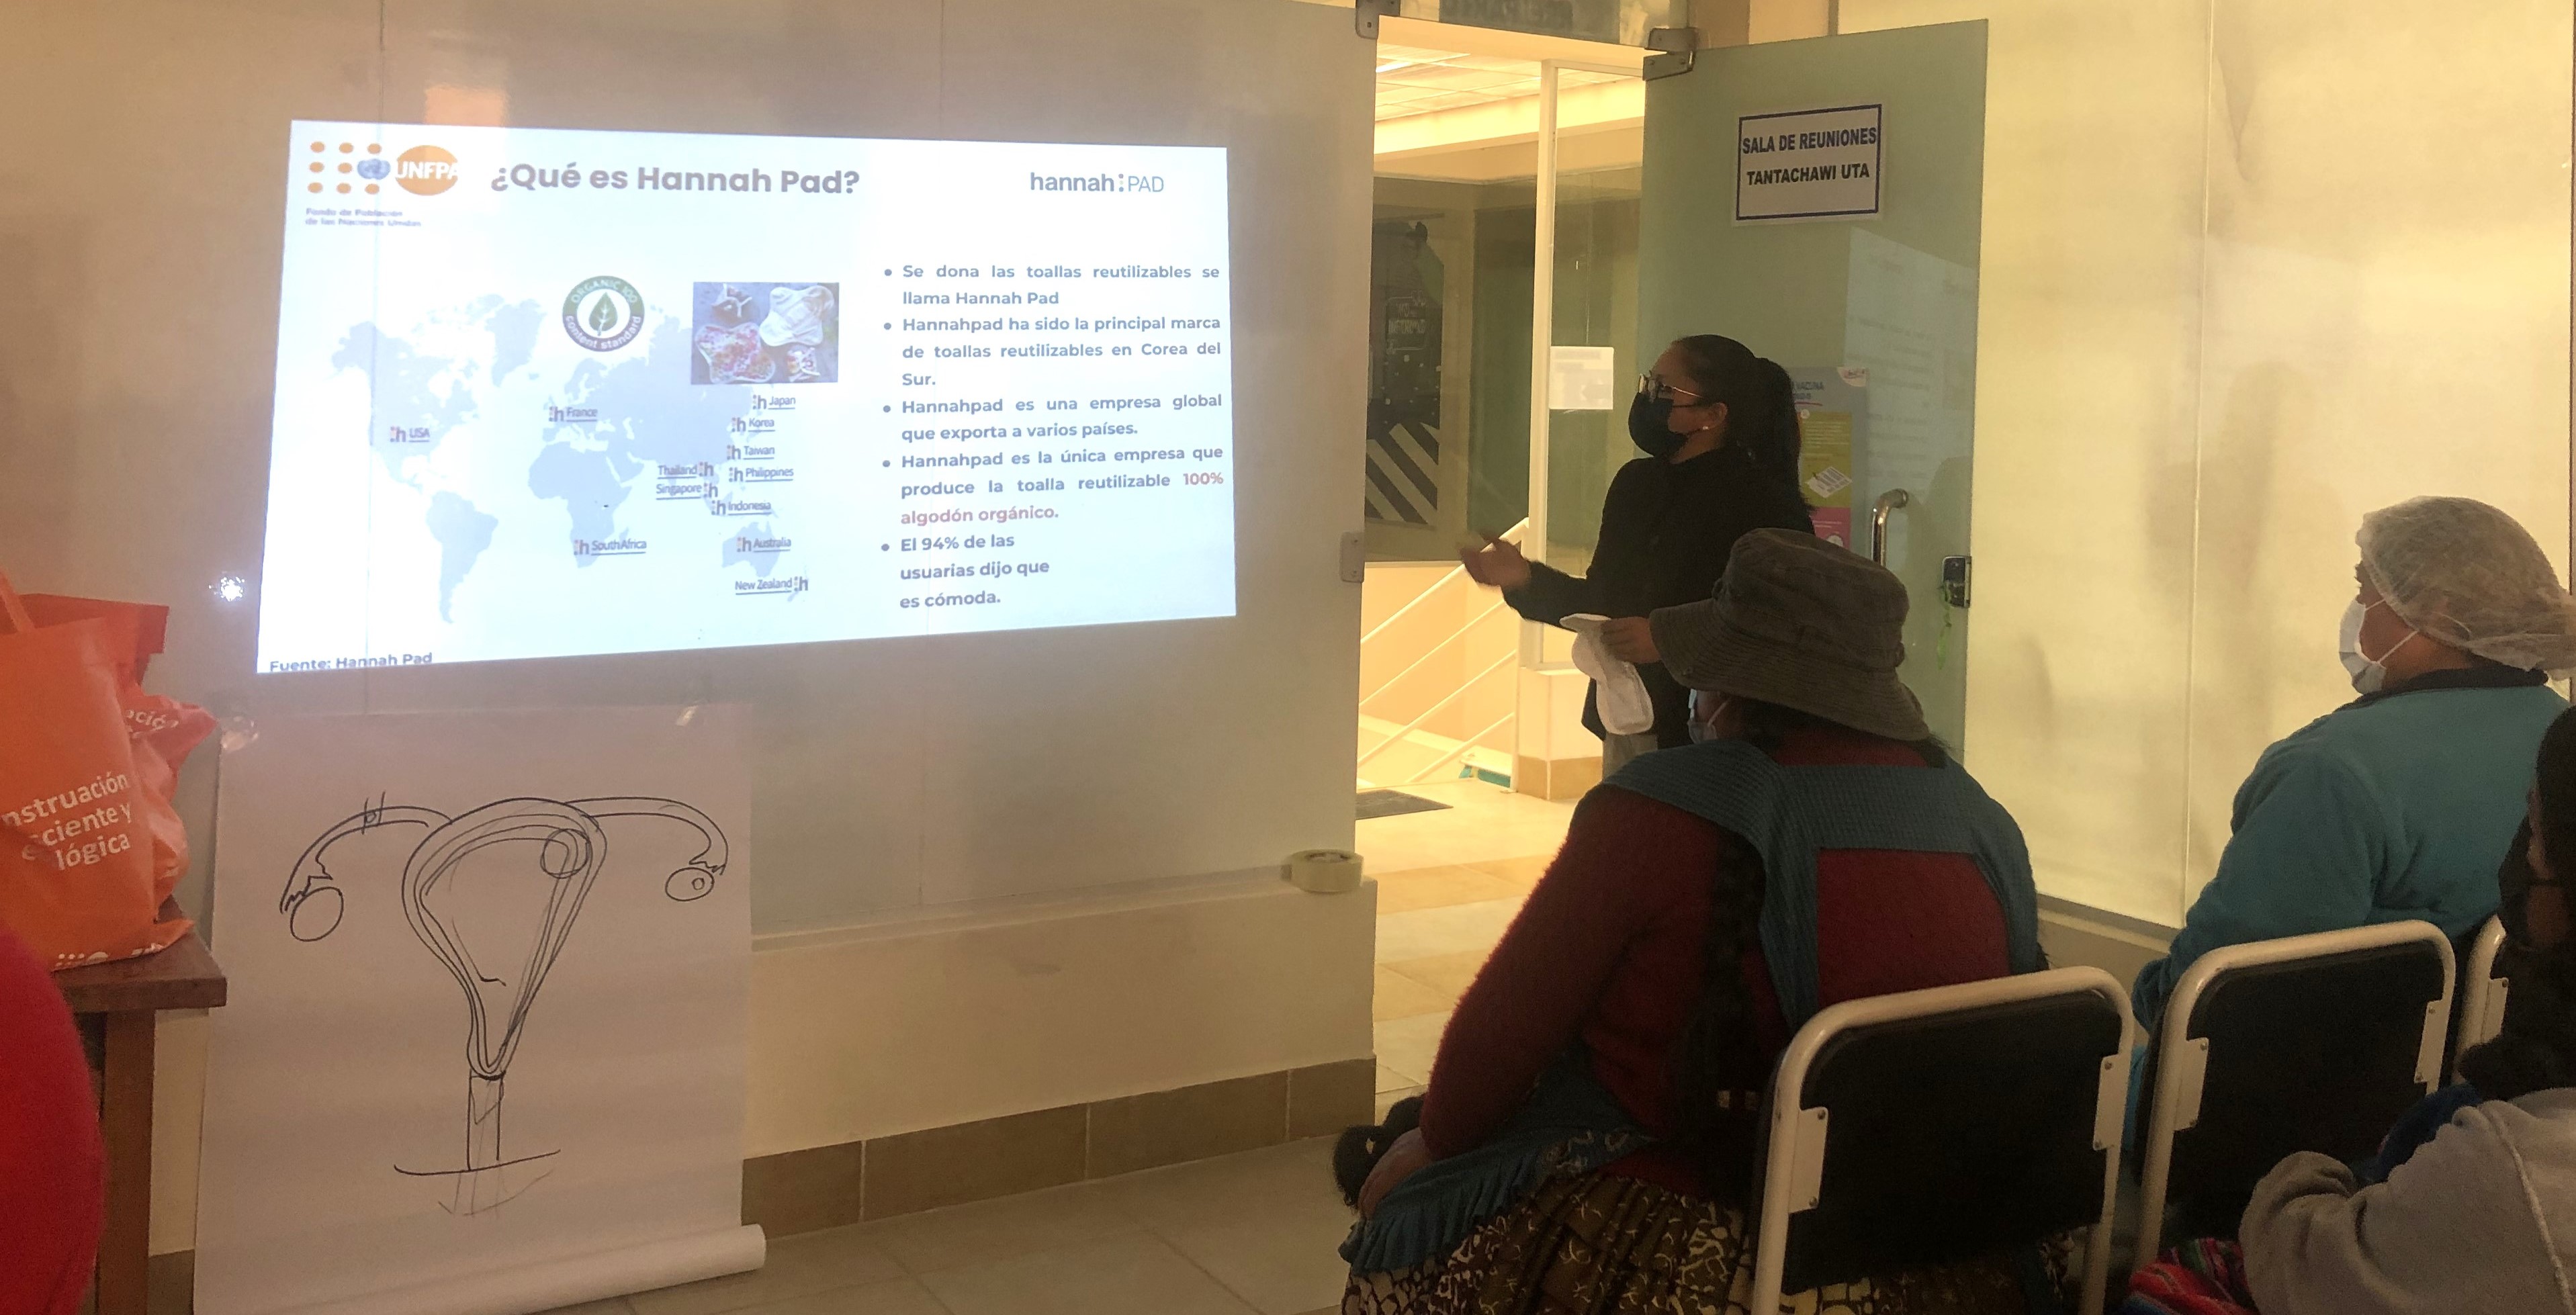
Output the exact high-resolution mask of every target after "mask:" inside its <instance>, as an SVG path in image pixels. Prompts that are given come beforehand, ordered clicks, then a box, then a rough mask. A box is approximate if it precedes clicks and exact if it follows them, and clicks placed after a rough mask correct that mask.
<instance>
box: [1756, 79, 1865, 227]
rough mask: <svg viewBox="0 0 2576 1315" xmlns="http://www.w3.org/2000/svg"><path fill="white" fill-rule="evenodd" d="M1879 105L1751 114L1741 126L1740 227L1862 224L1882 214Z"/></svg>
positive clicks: (1841, 106)
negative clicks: (1839, 222)
mask: <svg viewBox="0 0 2576 1315" xmlns="http://www.w3.org/2000/svg"><path fill="white" fill-rule="evenodd" d="M1880 110H1881V107H1880V106H1877V105H1840V106H1836V107H1834V108H1832V109H1822V110H1790V111H1785V112H1782V113H1778V114H1748V115H1745V116H1743V117H1742V118H1739V119H1737V120H1736V123H1735V218H1736V222H1738V223H1788V222H1800V221H1817V220H1828V219H1860V218H1867V217H1869V216H1872V215H1875V214H1877V213H1878V205H1879V181H1880V176H1881V174H1882V173H1883V172H1884V170H1883V166H1884V164H1885V163H1886V157H1885V154H1884V152H1883V151H1882V150H1881V149H1880V148H1881V146H1882V143H1881V141H1880V129H1881V126H1882V125H1881V122H1880V118H1881V115H1880Z"/></svg>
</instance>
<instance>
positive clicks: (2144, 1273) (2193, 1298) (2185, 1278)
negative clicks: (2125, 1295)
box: [2120, 1237, 2254, 1315]
mask: <svg viewBox="0 0 2576 1315" xmlns="http://www.w3.org/2000/svg"><path fill="white" fill-rule="evenodd" d="M2120 1315H2254V1292H2253V1290H2252V1289H2251V1288H2250V1287H2248V1286H2247V1285H2246V1282H2245V1252H2244V1249H2243V1248H2241V1247H2239V1246H2237V1244H2235V1243H2233V1242H2222V1241H2219V1240H2218V1239H2216V1238H2207V1237H2204V1238H2198V1239H2195V1240H2193V1241H2189V1242H2185V1243H2183V1244H2182V1245H2181V1246H2178V1247H2175V1248H2173V1249H2171V1250H2169V1251H2167V1252H2165V1253H2164V1255H2163V1256H2161V1257H2159V1258H2158V1259H2157V1260H2156V1263H2154V1264H2152V1265H2149V1266H2147V1267H2146V1268H2145V1269H2142V1270H2139V1271H2138V1272H2137V1273H2136V1274H2134V1275H2132V1276H2130V1279H2129V1299H2128V1300H2127V1301H2126V1302H2123V1303H2122V1304H2121V1306H2120Z"/></svg>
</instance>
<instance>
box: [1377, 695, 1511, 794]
mask: <svg viewBox="0 0 2576 1315" xmlns="http://www.w3.org/2000/svg"><path fill="white" fill-rule="evenodd" d="M1516 715H1517V714H1515V713H1509V712H1506V713H1504V714H1503V715H1502V716H1501V717H1499V718H1496V719H1495V721H1494V724H1493V725H1491V726H1488V727H1486V728H1485V729H1483V730H1481V731H1478V732H1476V733H1475V734H1473V735H1470V736H1468V737H1467V738H1466V739H1463V740H1460V741H1459V742H1458V747H1457V748H1455V749H1451V750H1450V751H1449V752H1447V753H1444V754H1442V755H1440V757H1439V758H1437V759H1435V760H1434V761H1433V762H1432V763H1431V765H1430V766H1428V767H1425V768H1423V769H1422V770H1421V771H1418V772H1415V773H1414V774H1413V775H1411V776H1408V777H1406V778H1404V783H1405V784H1406V785H1411V784H1413V783H1414V782H1416V781H1419V780H1421V779H1422V778H1423V777H1426V776H1429V775H1430V774H1432V773H1433V772H1436V771H1439V770H1440V769H1441V768H1443V767H1446V766H1448V765H1449V764H1450V763H1451V762H1454V761H1456V760H1457V759H1459V758H1463V757H1465V756H1466V755H1467V752H1468V751H1469V750H1471V749H1473V748H1475V747H1476V742H1477V741H1478V740H1481V739H1483V738H1485V737H1486V736H1488V735H1491V734H1493V733H1494V732H1496V731H1498V730H1501V729H1502V728H1503V727H1504V726H1505V725H1507V724H1509V723H1510V721H1511V719H1512V718H1513V717H1514V716H1516Z"/></svg>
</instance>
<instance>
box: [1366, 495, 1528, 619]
mask: <svg viewBox="0 0 2576 1315" xmlns="http://www.w3.org/2000/svg"><path fill="white" fill-rule="evenodd" d="M1528 528H1529V517H1527V516H1523V517H1522V518H1520V520H1518V521H1517V522H1514V523H1513V525H1512V527H1511V528H1510V529H1508V530H1505V531H1503V532H1502V533H1500V534H1497V535H1495V536H1494V537H1495V538H1497V539H1501V540H1502V541H1503V542H1505V543H1509V544H1511V545H1513V546H1515V547H1517V546H1519V544H1520V540H1518V539H1515V538H1513V537H1512V536H1513V535H1515V534H1518V533H1520V532H1521V531H1523V530H1525V529H1528ZM1466 573H1467V566H1466V564H1465V563H1464V562H1461V563H1459V564H1458V565H1456V566H1452V567H1450V568H1449V569H1448V570H1447V571H1445V572H1443V573H1442V574H1441V576H1440V578H1439V579H1437V580H1434V581H1432V582H1431V586H1430V587H1429V588H1427V589H1424V590H1423V591H1422V592H1421V593H1418V594H1415V595H1414V596H1413V600H1412V601H1411V602H1408V603H1406V604H1405V605H1404V606H1402V607H1399V608H1397V609H1395V610H1394V611H1393V612H1390V613H1388V614H1387V618H1386V619H1385V620H1383V621H1380V622H1378V623H1377V624H1376V625H1373V626H1371V627H1369V630H1368V633H1367V634H1364V635H1362V636H1360V642H1361V643H1363V644H1365V643H1367V642H1369V641H1370V640H1372V639H1375V638H1377V637H1378V636H1379V635H1381V634H1383V633H1385V631H1386V628H1387V627H1388V626H1391V625H1394V624H1395V623H1396V622H1398V621H1400V620H1403V619H1404V617H1405V615H1406V614H1407V613H1410V612H1411V611H1412V610H1413V609H1415V608H1417V607H1420V606H1422V600H1423V599H1425V598H1429V597H1430V596H1431V595H1433V594H1436V593H1438V592H1440V589H1441V586H1443V585H1446V584H1448V583H1449V582H1450V581H1452V580H1455V579H1457V578H1458V577H1459V576H1462V575H1465V574H1466Z"/></svg>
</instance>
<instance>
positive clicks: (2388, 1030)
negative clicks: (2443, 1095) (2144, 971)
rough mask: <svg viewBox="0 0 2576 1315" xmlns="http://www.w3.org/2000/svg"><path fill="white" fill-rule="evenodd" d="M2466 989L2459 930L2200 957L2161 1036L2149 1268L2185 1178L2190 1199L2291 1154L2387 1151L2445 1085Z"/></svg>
mask: <svg viewBox="0 0 2576 1315" xmlns="http://www.w3.org/2000/svg"><path fill="white" fill-rule="evenodd" d="M2451 983H2452V976H2451V941H2450V938H2449V937H2447V936H2444V935H2443V934H2442V929H2441V928H2439V927H2436V926H2434V925H2433V924H2431V923H2429V922H2413V921H2410V922H2393V923H2383V924H2381V925H2379V926H2375V927H2358V928H2353V929H2351V930H2346V931H2330V932H2319V933H2316V934H2315V935H2310V936H2291V937H2286V938H2284V939H2281V940H2273V941H2255V942H2252V943H2250V944H2246V945H2230V946H2226V947H2224V948H2221V949H2216V950H2212V951H2210V952H2209V953H2207V954H2205V955H2202V956H2201V957H2200V958H2199V959H2198V960H2196V961H2194V962H2193V964H2192V965H2191V967H2190V968H2189V969H2186V970H2185V971H2184V973H2183V975H2182V980H2181V981H2180V982H2177V983H2176V984H2175V985H2174V992H2173V998H2172V999H2171V1000H2170V1001H2168V1002H2167V1004H2166V1005H2165V1014H2164V1022H2163V1025H2162V1026H2161V1027H2160V1028H2159V1029H2158V1035H2157V1037H2156V1051H2155V1065H2156V1073H2155V1089H2154V1092H2153V1094H2152V1096H2151V1100H2152V1102H2153V1103H2152V1105H2151V1106H2150V1108H2149V1111H2148V1117H2147V1120H2146V1126H2147V1132H2146V1145H2145V1152H2146V1154H2145V1164H2144V1167H2143V1169H2142V1170H2141V1173H2140V1179H2141V1183H2140V1186H2141V1191H2140V1194H2139V1204H2140V1212H2139V1222H2138V1257H2137V1263H2138V1264H2139V1265H2140V1266H2142V1267H2143V1266H2145V1265H2147V1264H2148V1263H2150V1262H2152V1261H2153V1260H2154V1259H2155V1258H2156V1255H2157V1253H2158V1251H2159V1249H2160V1248H2161V1247H2162V1245H2163V1233H2164V1218H2165V1205H2166V1199H2167V1196H2168V1194H2169V1193H2171V1192H2173V1191H2174V1190H2176V1189H2177V1187H2179V1189H2180V1190H2181V1191H2182V1192H2183V1193H2184V1194H2185V1195H2186V1197H2187V1198H2188V1197H2189V1196H2191V1195H2196V1194H2200V1193H2219V1192H2225V1193H2234V1192H2238V1191H2250V1190H2251V1189H2252V1187H2253V1185H2254V1183H2255V1182H2257V1181H2259V1180H2260V1179H2261V1177H2262V1176H2263V1175H2264V1174H2265V1173H2268V1172H2270V1170H2271V1168H2272V1166H2273V1165H2275V1164H2277V1163H2279V1162H2280V1161H2281V1160H2282V1158H2284V1157H2285V1156H2287V1155H2289V1154H2291V1153H2292V1152H2295V1151H2303V1150H2307V1151H2322V1152H2324V1153H2326V1154H2329V1155H2333V1156H2336V1157H2337V1158H2340V1159H2347V1160H2349V1159H2356V1158H2359V1157H2361V1156H2364V1155H2368V1154H2370V1153H2371V1152H2372V1151H2373V1150H2374V1149H2376V1148H2377V1146H2378V1144H2379V1139H2380V1138H2381V1137H2382V1136H2383V1135H2384V1134H2386V1132H2387V1131H2388V1129H2389V1127H2390V1126H2391V1125H2393V1124H2394V1123H2395V1122H2396V1121H2397V1119H2398V1116H2400V1115H2402V1114H2404V1113H2405V1112H2406V1111H2407V1109H2408V1108H2410V1107H2411V1106H2412V1105H2413V1104H2414V1102H2416V1101H2417V1100H2420V1099H2422V1098H2423V1097H2424V1096H2426V1095H2428V1094H2430V1093H2431V1092H2432V1091H2433V1089H2434V1088H2435V1086H2437V1085H2438V1084H2439V1083H2440V1082H2441V1080H2442V1044H2443V1042H2444V1041H2445V1040H2446V1039H2448V1036H2449V1033H2450V1027H2451ZM2186 1134H2188V1136H2189V1145H2188V1147H2187V1151H2188V1154H2187V1155H2184V1156H2183V1158H2184V1159H2185V1161H2186V1162H2185V1163H2184V1164H2182V1165H2181V1166H2180V1167H2179V1168H2178V1167H2177V1164H2176V1159H2177V1155H2178V1151H2177V1142H2178V1141H2181V1140H2182V1139H2184V1138H2185V1137H2186Z"/></svg>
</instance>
